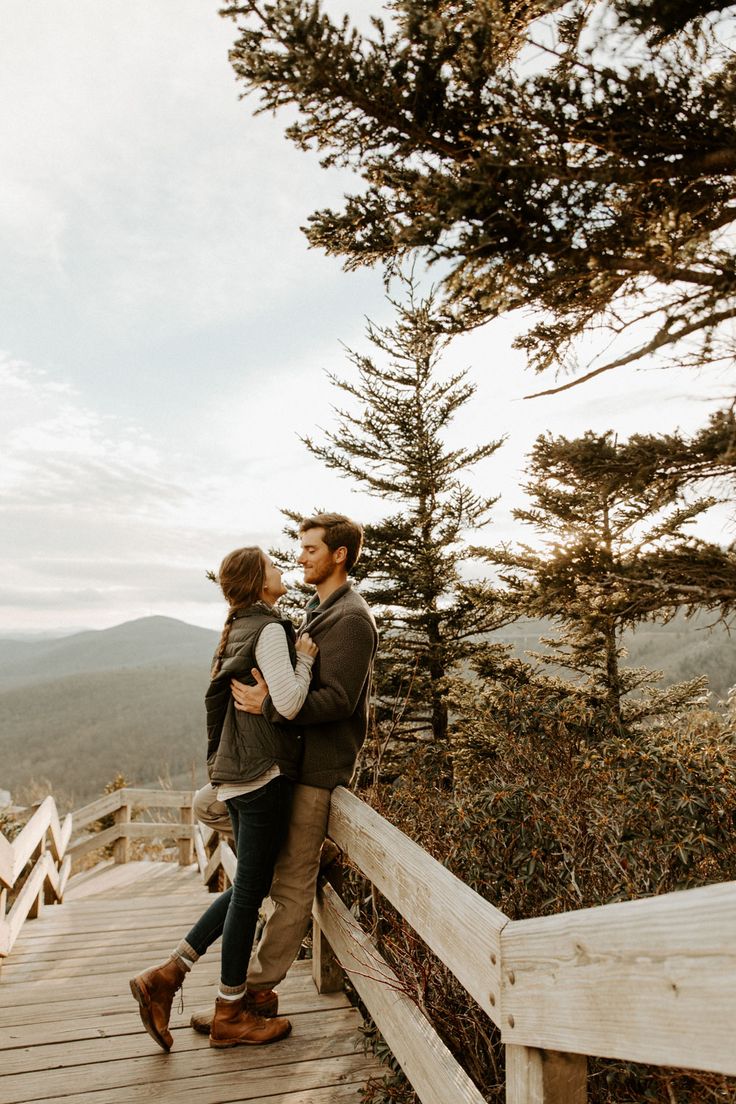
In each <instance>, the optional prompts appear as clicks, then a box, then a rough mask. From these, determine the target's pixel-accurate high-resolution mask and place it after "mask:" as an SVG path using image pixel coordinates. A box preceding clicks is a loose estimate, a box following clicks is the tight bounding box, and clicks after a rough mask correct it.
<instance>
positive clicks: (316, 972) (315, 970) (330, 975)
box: [312, 858, 345, 993]
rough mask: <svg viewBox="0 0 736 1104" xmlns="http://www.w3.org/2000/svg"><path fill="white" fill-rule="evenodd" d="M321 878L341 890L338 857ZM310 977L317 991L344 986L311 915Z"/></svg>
mask: <svg viewBox="0 0 736 1104" xmlns="http://www.w3.org/2000/svg"><path fill="white" fill-rule="evenodd" d="M321 880H322V881H326V882H329V884H330V885H331V886H332V887H333V889H335V891H336V892H337V893H339V892H340V891H341V890H342V863H341V861H340V859H339V858H338V859H336V860H335V861H334V862H332V863H330V865H329V867H327V868H326V873H325V874H324V875H323V876H322V878H321ZM312 979H313V981H314V984H315V986H316V989H317V992H318V993H339V992H340V990H341V989H343V988H344V987H345V975H344V974H343V971H342V966H341V965H340V963H339V962H338V960H337V958H336V957H335V954H334V952H333V950H332V947H331V946H330V944H329V943H328V942H327V939H326V938H325V935H324V932H323V931H322V926H321V924H320V923H319V921H318V920H317V919H316V917H312Z"/></svg>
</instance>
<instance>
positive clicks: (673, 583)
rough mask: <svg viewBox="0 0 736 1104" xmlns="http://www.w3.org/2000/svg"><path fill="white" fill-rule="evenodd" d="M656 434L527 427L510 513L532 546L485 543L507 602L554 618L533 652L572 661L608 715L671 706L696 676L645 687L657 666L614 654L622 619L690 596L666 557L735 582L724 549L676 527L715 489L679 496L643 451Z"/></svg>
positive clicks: (690, 602)
mask: <svg viewBox="0 0 736 1104" xmlns="http://www.w3.org/2000/svg"><path fill="white" fill-rule="evenodd" d="M659 446H661V440H660V439H658V438H656V437H652V438H645V437H643V436H641V435H639V436H637V437H636V438H632V440H631V441H630V442H628V443H621V442H618V441H617V440H616V438H615V436H614V435H613V433H610V432H609V433H605V434H594V433H590V432H589V433H586V434H585V435H584V436H582V437H580V438H577V439H575V440H568V439H567V438H565V437H553V436H551V435H546V436H542V437H539V438H538V439H537V442H536V444H535V446H534V448H533V450H532V452H531V454H530V462H529V468H528V474H529V481H528V484H527V485H526V487H525V490H526V491H527V493H528V495H529V496H530V499H531V503H532V505H531V506H530V508H528V509H521V510H516V511H515V512H514V513H515V516H516V517H517V519H519V520H521V521H524V522H526V523H527V524H529V525H531V526H533V527H534V528H535V529H536V530H537V532H538V533H539V534H540V535H541V537H542V538H543V541H544V547H543V549H542V550H539V549H537V548H533V547H531V546H528V545H523V546H521V547H520V548H519V549H517V550H513V549H505V550H501V551H498V550H486V552H485V557H486V559H487V560H488V561H490V562H492V563H494V564H496V565H499V566H500V567H501V568H502V578H503V580H504V582H505V584H506V585H507V587H508V588H509V593H508V596H507V602H508V604H509V606H510V607H511V608H512V609H513V610H514V611H515V612H516V613H517V614H518V615H522V616H528V617H532V618H551V619H552V620H553V621H555V622H556V623H557V625H559V627H560V633H559V635H558V636H556V637H553V638H545V639H544V640H543V643H544V644H545V645H547V646H548V647H549V648H550V652H549V653H547V654H543V655H541V656H537V658H540V659H542V660H543V661H544V662H546V663H552V664H554V665H556V666H558V667H562V668H564V669H567V670H568V671H569V672H572V673H573V675H574V676H575V679H576V681H578V682H581V683H582V684H583V685H584V686H585V688H586V689H587V691H588V693H589V694H590V696H591V698H592V699H598V700H600V701H601V702H603V703H605V705H606V708H607V711H608V714H609V716H610V718H611V723H612V724H613V725H614V726H621V725H625V724H632V723H635V722H640V721H643V720H644V719H646V718H647V717H652V716H657V715H662V714H666V713H673V712H677V711H678V710H680V709H683V708H685V707H686V706H687V705H688V704H691V703H692V702H693V701H696V700H698V699H699V698H700V697H702V694H703V690H704V682H703V680H702V679H695V680H692V681H691V682H688V683H683V684H681V685H679V686H673V687H669V688H667V689H665V690H662V689H657V688H656V687H655V685H654V683H655V682H656V681H657V679H658V677H659V676H658V674H657V673H654V672H651V671H648V670H646V669H643V668H637V669H632V668H627V667H626V666H625V665H624V662H623V660H624V658H625V650H624V648H623V645H622V634H623V632H624V630H625V629H629V628H635V627H636V626H637V625H639V624H641V623H642V622H645V621H651V620H658V619H664V620H667V619H669V618H671V617H672V616H673V615H674V613H675V612H676V610H677V609H678V608H681V607H682V606H690V607H691V608H692V607H693V606H694V605H697V604H698V601H697V597H695V596H694V595H693V594H692V593H689V592H688V591H687V589H686V590H685V591H683V590H682V588H681V587H680V586H678V583H679V580H678V577H677V574H678V573H677V570H675V571H673V570H672V565H673V563H678V562H679V563H681V562H683V561H684V560H686V559H687V560H689V562H690V571H691V574H692V575H693V577H695V576H697V574H698V573H699V574H700V576H701V579H702V578H704V577H705V576H706V575H707V573H708V572H710V571H712V570H713V569H714V568H715V567H716V565H717V566H718V568H719V569H720V571H721V572H723V574H724V576H727V577H728V579H729V585H730V591H731V594H732V595H734V594H736V556H734V554H733V552H728V551H724V550H723V549H721V548H720V547H718V546H716V545H712V544H707V543H706V542H703V541H694V540H693V539H692V538H690V537H689V536H688V534H687V531H686V530H687V526H688V524H689V523H691V522H692V521H694V520H695V519H696V518H697V517H699V516H700V515H701V514H702V513H703V512H704V511H705V510H707V509H708V508H709V507H710V506H712V505H713V504H714V503H715V501H716V499H715V498H713V497H703V496H700V497H694V498H692V499H691V500H689V501H687V500H686V499H685V498H684V497H683V491H682V481H681V480H678V479H677V478H675V475H674V473H673V471H672V470H671V469H668V470H666V471H662V470H661V469H660V470H659V471H658V470H657V466H656V463H653V457H656V455H657V449H658V447H659ZM657 580H660V583H661V585H656V581H657ZM731 601H733V599H731Z"/></svg>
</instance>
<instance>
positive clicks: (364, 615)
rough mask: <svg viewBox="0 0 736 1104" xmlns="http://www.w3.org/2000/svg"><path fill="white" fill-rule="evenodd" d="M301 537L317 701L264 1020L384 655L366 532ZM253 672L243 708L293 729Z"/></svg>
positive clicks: (300, 922) (281, 879) (346, 525)
mask: <svg viewBox="0 0 736 1104" xmlns="http://www.w3.org/2000/svg"><path fill="white" fill-rule="evenodd" d="M299 536H300V541H301V553H300V555H299V560H298V562H299V563H300V564H301V566H302V568H303V570H304V581H305V583H309V584H311V585H313V586H314V587H315V589H316V593H315V595H314V597H313V598H311V599H310V601H309V602H308V603H307V607H306V610H305V616H304V620H303V623H302V625H301V627H300V630H299V631H300V632H304V631H306V630H308V631H309V635H310V636H311V637H312V639H313V640H314V642H315V643H316V644H317V645H318V646H319V653H318V655H317V659H316V661H315V664H314V667H313V668H312V683H311V687H310V691H309V694H308V695H307V699H306V701H305V703H304V705H303V707H302V709H301V711H300V712H299V713H298V714H297V716H296V717H295V718H294V719H293V720H292V721H290V722H288V723H289V724H291V725H296V726H297V727H298V729H299V733H300V735H301V737H302V739H303V743H304V748H303V756H302V764H301V769H300V775H299V781H298V783H297V784H296V785H295V787H294V795H293V802H292V814H291V821H290V825H289V832H288V835H287V838H286V842H285V843H284V846H283V848H282V850H281V852H280V854H279V857H278V860H277V863H276V868H275V870H274V876H273V881H272V883H271V893H270V897H269V898H268V900H267V901H266V902H265V906H264V907H265V913H266V924H265V927H264V929H263V934H262V936H261V939H260V942H259V943H258V946H257V948H256V951H255V954H254V955H253V958H252V959H251V963H250V967H249V969H248V991H247V994H246V1002H245V1003H246V1006H247V1007H248V1008H249V1009H250V1010H252V1011H254V1012H257V1013H259V1014H260V1015H262V1016H264V1015H265V1016H274V1015H276V1012H277V1011H278V995H277V994H276V993H275V991H274V990H275V988H276V986H277V985H278V984H279V982H281V981H283V979H284V977H285V976H286V973H287V971H288V969H289V967H290V966H291V964H292V962H293V961H294V959H295V958H296V956H297V954H298V952H299V947H300V946H301V943H302V940H303V938H304V936H305V934H306V932H307V929H308V927H309V921H310V917H311V913H312V901H313V899H314V893H315V889H316V885H317V876H318V873H319V865H320V850H321V848H322V844H323V842H324V839H325V835H326V832H327V820H328V817H329V812H330V793H331V791H332V790H333V789H334V787H335V786H339V785H347V784H348V783H349V781H350V779H351V777H352V775H353V771H354V769H355V761H356V758H357V755H358V752H359V750H360V748H361V746H362V744H363V741H364V740H365V736H366V732H367V729H368V708H369V699H370V684H371V673H372V669H373V660H374V658H375V654H376V648H377V646H378V634H377V632H376V624H375V621H374V619H373V615H372V614H371V611H370V609H369V608H368V605H367V604H366V602H365V600H364V599H363V598H361V596H360V595H359V594H357V593H356V592H355V591H354V590H353V588H352V585H351V583H350V581H349V579H348V573H349V572H350V571H351V570H352V568H353V567H354V566H355V564H356V563H357V561H358V557H359V556H360V551H361V547H362V543H363V529H362V527H361V526H360V525H358V524H356V522H354V521H351V520H350V519H349V518H347V517H344V516H343V515H342V514H316V515H315V516H314V517H311V518H305V520H304V521H302V523H301V525H300V527H299ZM252 673H253V676H254V678H255V679H256V685H255V686H246V685H245V684H244V683H241V682H237V681H235V680H233V684H232V689H233V697H234V698H235V705H236V708H237V709H242V710H245V711H246V712H250V713H263V715H264V716H266V717H268V719H269V720H271V721H275V722H282V723H287V722H284V719H283V718H282V717H280V716H279V714H278V713H277V712H276V710H275V708H274V706H273V703H272V702H271V698H270V696H269V694H268V686H267V685H266V683H265V682H264V680H263V678H262V677H261V675H260V672H259V671H257V670H256V669H254V670H253V672H252ZM214 796H215V795H214V794H213V790H212V788H211V787H205V788H204V790H200V791H199V794H198V795H197V799H196V801H195V814H196V815H197V816H198V817H199V819H201V820H203V821H204V822H205V823H207V824H211V825H212V826H213V827H217V828H218V829H220V830H222V829H224V827H225V824H226V816H227V809H226V807H225V806H224V805H223V804H221V803H219V802H214V801H213V798H214ZM223 814H224V816H223ZM211 1019H212V1012H211V1011H209V1010H208V1011H206V1012H195V1013H194V1015H193V1016H192V1020H191V1022H192V1027H194V1029H195V1030H196V1031H201V1032H209V1029H210V1022H211Z"/></svg>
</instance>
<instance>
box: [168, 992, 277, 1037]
mask: <svg viewBox="0 0 736 1104" xmlns="http://www.w3.org/2000/svg"><path fill="white" fill-rule="evenodd" d="M243 1008H244V1009H245V1010H246V1012H255V1013H256V1015H258V1016H265V1018H266V1019H267V1020H268V1019H270V1018H271V1017H272V1016H275V1015H276V1014H277V1013H278V1010H279V995H278V993H277V992H276V991H275V989H246V991H245V996H244V997H243ZM214 1014H215V1012H214V1009H213V1008H200V1009H199V1010H198V1011H197V1012H192V1016H191V1019H190V1020H189V1024H190V1026H191V1027H193V1028H194V1030H195V1031H198V1032H199V1034H200V1035H209V1033H210V1028H211V1027H212V1017H213V1016H214Z"/></svg>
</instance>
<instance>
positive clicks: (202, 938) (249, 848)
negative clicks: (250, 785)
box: [186, 775, 293, 988]
mask: <svg viewBox="0 0 736 1104" xmlns="http://www.w3.org/2000/svg"><path fill="white" fill-rule="evenodd" d="M292 790H293V783H292V782H291V781H290V780H289V779H288V778H285V777H284V775H279V776H278V778H272V779H271V781H270V782H268V783H267V784H266V785H265V786H261V787H260V788H259V789H257V790H253V791H252V792H251V793H246V794H241V795H240V797H233V798H230V800H229V801H228V802H227V807H228V811H229V813H230V819H231V821H232V825H233V833H234V835H235V840H236V846H237V850H238V864H237V867H236V869H235V880H234V881H233V884H232V885H231V886H230V888H229V889H226V890H225V892H224V893H221V894H220V896H219V897H218V898H217V899H216V900H215V901H213V902H212V904H211V905H210V907H209V908H208V909H207V910H206V912H204V913H203V914H202V916H200V918H199V920H198V921H197V923H196V924H195V925H194V927H193V928H192V929H191V931H190V932H189V934H188V935H187V936H186V941H187V943H188V944H189V945H190V947H192V948H193V949H194V950H195V951H196V952H197V954H200V955H202V954H204V952H205V951H206V950H207V948H208V947H210V946H211V945H212V944H213V943H214V942H215V940H216V939H217V938H218V937H219V936H220V935H222V965H221V969H220V977H221V980H222V984H223V985H225V986H227V987H228V988H237V987H238V986H241V985H245V978H246V974H247V972H248V961H249V959H250V953H251V950H252V948H253V936H254V934H255V930H256V923H257V922H258V910H259V909H260V907H261V902H262V901H263V898H264V897H266V896H267V895H268V891H269V889H270V887H271V878H272V877H273V868H274V865H275V863H276V857H277V855H278V853H279V850H280V849H281V844H282V843H283V841H284V838H285V836H286V832H287V829H288V827H289V815H290V813H291V794H292Z"/></svg>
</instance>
